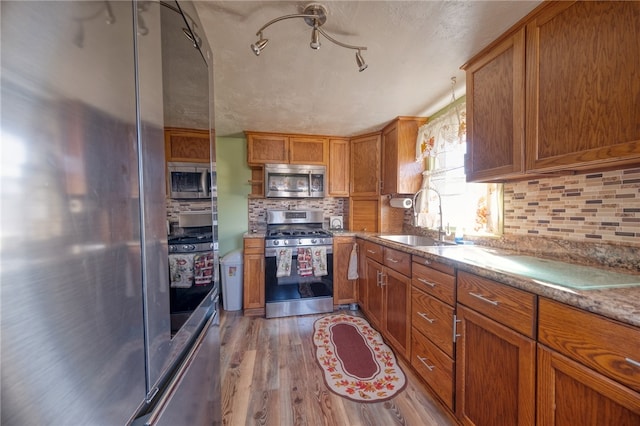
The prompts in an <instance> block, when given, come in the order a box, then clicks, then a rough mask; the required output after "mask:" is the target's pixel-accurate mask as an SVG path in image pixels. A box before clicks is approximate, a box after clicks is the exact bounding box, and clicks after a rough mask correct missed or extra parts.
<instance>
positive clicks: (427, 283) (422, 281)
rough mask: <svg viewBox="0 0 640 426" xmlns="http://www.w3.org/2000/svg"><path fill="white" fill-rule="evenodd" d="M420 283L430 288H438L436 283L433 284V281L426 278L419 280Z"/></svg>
mask: <svg viewBox="0 0 640 426" xmlns="http://www.w3.org/2000/svg"><path fill="white" fill-rule="evenodd" d="M418 281H420V282H421V283H425V284H426V285H428V286H429V287H435V286H436V283H432V282H431V281H427V280H425V279H424V278H418Z"/></svg>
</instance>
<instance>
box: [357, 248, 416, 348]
mask: <svg viewBox="0 0 640 426" xmlns="http://www.w3.org/2000/svg"><path fill="white" fill-rule="evenodd" d="M364 249H365V256H366V276H367V286H366V292H367V294H366V299H365V304H366V312H367V316H368V318H369V320H370V321H371V323H372V325H374V327H376V328H377V329H378V330H380V332H381V333H382V335H383V336H384V337H385V339H386V340H387V341H388V342H389V343H390V344H391V346H392V347H393V349H394V350H395V351H396V354H398V355H401V356H402V357H404V358H407V359H408V358H409V355H410V350H411V321H410V314H411V278H410V276H406V275H404V274H402V273H400V272H398V271H397V270H394V269H392V268H391V267H389V266H386V263H387V262H391V261H397V262H398V265H403V264H404V263H405V262H403V261H402V257H403V256H402V255H404V256H408V259H409V263H410V259H411V255H409V254H406V253H401V252H397V251H396V250H391V251H390V252H389V253H387V251H388V250H389V249H387V248H383V247H381V246H379V245H377V244H372V243H369V242H367V243H365V245H364ZM397 255H400V256H397ZM396 257H397V259H396ZM389 259H391V260H389ZM380 261H382V262H384V263H385V264H384V265H382V264H380V263H379V262H380ZM399 267H402V266H399ZM409 268H410V266H409ZM410 271H411V269H409V275H411V272H410Z"/></svg>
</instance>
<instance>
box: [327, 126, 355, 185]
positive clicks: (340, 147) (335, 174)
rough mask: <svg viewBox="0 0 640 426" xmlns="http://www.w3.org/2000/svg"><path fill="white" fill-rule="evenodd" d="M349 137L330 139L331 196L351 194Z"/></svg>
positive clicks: (329, 169)
mask: <svg viewBox="0 0 640 426" xmlns="http://www.w3.org/2000/svg"><path fill="white" fill-rule="evenodd" d="M349 154H350V146H349V139H338V138H331V139H329V162H328V164H327V168H328V174H329V183H328V186H329V197H348V196H349V161H350V160H349V158H350V157H349Z"/></svg>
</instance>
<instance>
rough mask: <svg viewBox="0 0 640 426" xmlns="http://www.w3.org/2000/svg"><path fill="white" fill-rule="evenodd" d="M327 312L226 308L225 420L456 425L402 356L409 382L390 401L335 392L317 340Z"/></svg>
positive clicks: (222, 333) (223, 340)
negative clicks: (279, 313) (252, 312)
mask: <svg viewBox="0 0 640 426" xmlns="http://www.w3.org/2000/svg"><path fill="white" fill-rule="evenodd" d="M344 312H345V313H349V311H344ZM351 314H355V315H359V311H358V312H356V313H353V312H351ZM321 316H322V315H306V316H298V317H288V318H272V319H265V318H262V317H245V316H243V315H242V311H238V312H226V311H222V315H221V327H220V338H221V367H222V416H223V417H222V423H223V424H224V425H274V426H275V425H277V426H289V425H310V426H315V425H336V426H338V425H339V426H343V425H344V426H346V425H349V426H352V425H353V426H355V425H363V426H364V425H370V426H387V425H389V426H391V425H420V426H430V425H437V426H440V425H455V424H456V423H455V421H453V420H452V419H451V417H450V416H449V415H448V414H447V413H445V412H444V411H443V410H442V409H441V408H440V407H439V406H438V404H437V403H435V402H434V401H433V399H432V398H431V397H430V396H429V395H428V394H427V393H426V391H425V390H424V387H423V385H422V384H421V383H420V382H419V379H418V378H416V376H415V375H414V374H413V372H412V371H411V370H410V368H409V367H408V366H407V365H406V364H405V363H404V362H403V361H402V360H400V365H401V366H402V369H403V371H404V372H405V374H406V376H407V382H408V383H407V387H406V388H405V389H404V390H403V391H402V392H400V394H398V395H396V396H395V397H394V398H392V399H390V400H388V401H385V402H378V403H358V402H353V401H350V400H348V399H345V398H342V397H340V396H338V395H336V394H334V393H333V392H331V391H329V389H328V388H327V387H326V385H325V383H324V380H323V377H322V371H321V369H320V367H319V366H318V364H317V362H316V360H315V347H314V345H313V340H312V336H313V323H314V321H315V320H316V319H318V318H320V317H321Z"/></svg>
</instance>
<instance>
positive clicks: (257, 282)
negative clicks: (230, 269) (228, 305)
mask: <svg viewBox="0 0 640 426" xmlns="http://www.w3.org/2000/svg"><path fill="white" fill-rule="evenodd" d="M264 262H265V259H264V238H245V239H244V266H243V272H244V286H243V290H244V291H243V308H244V314H245V315H264V307H265V305H264V303H265V302H264V273H265V269H264V268H265V263H264Z"/></svg>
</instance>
